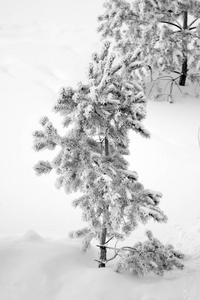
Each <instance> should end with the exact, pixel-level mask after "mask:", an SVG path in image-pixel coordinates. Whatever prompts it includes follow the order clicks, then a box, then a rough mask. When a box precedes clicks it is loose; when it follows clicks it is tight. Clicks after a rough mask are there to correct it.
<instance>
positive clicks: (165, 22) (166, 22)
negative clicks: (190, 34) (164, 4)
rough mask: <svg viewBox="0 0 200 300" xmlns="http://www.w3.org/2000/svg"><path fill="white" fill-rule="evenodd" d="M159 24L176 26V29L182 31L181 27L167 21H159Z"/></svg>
mask: <svg viewBox="0 0 200 300" xmlns="http://www.w3.org/2000/svg"><path fill="white" fill-rule="evenodd" d="M159 22H160V23H164V24H169V25H172V26H176V27H177V28H178V29H180V30H181V31H182V27H181V26H179V25H177V24H174V23H172V22H168V21H164V20H163V21H159Z"/></svg>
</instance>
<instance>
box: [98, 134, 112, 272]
mask: <svg viewBox="0 0 200 300" xmlns="http://www.w3.org/2000/svg"><path fill="white" fill-rule="evenodd" d="M105 156H109V143H108V138H107V137H105ZM106 209H108V207H107V208H106ZM106 235H107V228H106V219H105V212H104V215H103V221H102V229H101V236H100V245H102V246H101V247H100V254H99V260H100V262H99V265H98V267H99V268H105V266H106V263H104V261H105V262H106V259H107V256H106V254H107V249H106V248H105V247H103V245H105V243H106Z"/></svg>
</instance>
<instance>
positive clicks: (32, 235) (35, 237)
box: [23, 230, 43, 242]
mask: <svg viewBox="0 0 200 300" xmlns="http://www.w3.org/2000/svg"><path fill="white" fill-rule="evenodd" d="M23 240H24V241H29V242H41V241H43V238H42V237H41V236H40V235H39V234H38V233H37V232H35V231H34V230H29V231H27V232H26V233H25V235H24V236H23Z"/></svg>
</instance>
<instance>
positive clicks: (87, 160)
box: [33, 42, 167, 267]
mask: <svg viewBox="0 0 200 300" xmlns="http://www.w3.org/2000/svg"><path fill="white" fill-rule="evenodd" d="M140 66H141V65H140V63H137V60H136V57H135V56H134V55H130V54H129V55H127V56H126V57H124V58H123V60H121V61H120V60H119V58H117V57H115V55H114V54H113V53H110V43H108V42H106V43H105V44H104V47H103V49H102V52H101V53H100V54H98V53H95V54H93V56H92V62H91V63H90V65H89V69H88V82H87V84H82V83H80V84H78V87H77V88H75V89H74V88H71V87H69V88H63V89H62V91H61V93H60V97H59V99H58V101H57V104H56V105H55V106H54V111H55V112H56V113H59V114H60V115H61V116H62V117H63V125H64V128H65V129H66V134H65V135H64V136H61V135H59V134H58V132H57V130H56V129H55V128H54V126H53V124H52V123H51V122H50V120H49V119H48V118H47V117H44V118H42V120H41V122H40V123H41V125H42V127H43V129H42V130H41V131H35V132H34V134H33V136H34V148H35V150H36V151H41V150H43V149H49V150H54V149H55V148H56V147H57V146H58V147H59V148H60V151H59V153H58V154H57V155H56V157H55V158H54V159H53V160H52V161H39V162H38V163H37V164H36V165H35V167H34V168H35V171H36V173H37V174H38V175H41V174H48V173H49V172H51V171H52V170H53V169H54V170H55V171H56V173H57V180H56V186H57V188H61V187H62V188H64V190H65V191H66V193H72V192H76V191H80V192H81V196H80V197H79V198H78V199H75V200H74V201H73V205H74V207H79V208H81V209H82V215H83V220H84V221H86V222H87V224H88V225H87V227H85V228H83V229H80V230H78V231H76V232H72V233H71V237H80V238H82V240H83V250H84V251H85V250H87V248H88V246H89V245H90V242H91V240H92V239H94V238H96V239H97V240H98V241H99V248H100V255H99V259H98V266H99V267H105V266H106V263H107V261H108V260H107V248H106V245H107V243H108V241H109V240H110V239H112V238H114V237H115V238H116V239H117V240H120V239H121V240H122V239H124V238H125V237H126V236H127V235H130V233H131V232H132V231H133V230H134V229H135V228H136V227H137V226H138V224H139V223H140V222H141V223H143V224H146V223H147V222H148V221H149V220H150V219H153V220H155V221H157V222H166V221H167V217H166V216H165V214H164V213H163V212H162V210H161V209H160V208H159V202H160V198H161V196H162V195H161V193H159V192H155V191H152V190H148V189H145V188H144V187H143V185H142V184H141V183H140V182H139V181H138V175H137V173H136V172H134V171H130V170H128V162H127V161H126V160H125V158H124V156H125V155H128V154H129V150H128V146H129V139H128V131H129V130H130V129H132V130H134V131H135V132H136V133H139V134H141V135H142V136H143V137H145V138H149V137H150V134H149V131H148V130H146V129H145V127H144V126H143V124H142V120H143V119H144V118H145V116H146V98H145V96H144V93H143V89H142V87H141V86H140V84H138V82H137V81H135V80H134V78H133V75H132V74H133V71H134V70H135V69H136V68H139V67H140Z"/></svg>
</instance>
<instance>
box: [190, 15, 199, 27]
mask: <svg viewBox="0 0 200 300" xmlns="http://www.w3.org/2000/svg"><path fill="white" fill-rule="evenodd" d="M199 18H200V17H197V18H196V19H194V20H193V21H192V22H191V23H190V24H189V26H188V27H189V28H190V27H191V26H192V25H193V24H194V23H195V22H196V21H197V20H198V19H199Z"/></svg>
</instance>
